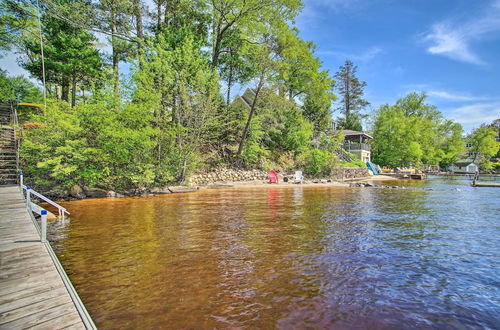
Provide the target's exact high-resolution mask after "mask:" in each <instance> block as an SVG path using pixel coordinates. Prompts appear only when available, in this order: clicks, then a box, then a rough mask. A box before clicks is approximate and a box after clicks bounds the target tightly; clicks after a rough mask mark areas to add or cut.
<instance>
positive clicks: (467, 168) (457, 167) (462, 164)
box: [450, 161, 479, 173]
mask: <svg viewBox="0 0 500 330" xmlns="http://www.w3.org/2000/svg"><path fill="white" fill-rule="evenodd" d="M450 170H451V171H452V172H455V173H476V172H477V171H479V167H478V166H477V165H476V164H474V163H472V162H470V161H459V162H456V163H455V164H453V165H452V166H451V167H450Z"/></svg>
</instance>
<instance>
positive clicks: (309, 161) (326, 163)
mask: <svg viewBox="0 0 500 330" xmlns="http://www.w3.org/2000/svg"><path fill="white" fill-rule="evenodd" d="M301 161H302V163H303V166H304V169H305V171H306V173H307V174H310V175H312V176H317V175H330V173H331V171H332V169H333V168H334V167H335V165H336V163H337V156H336V155H335V154H333V153H330V152H328V151H324V150H321V149H317V148H314V149H310V150H308V151H306V152H305V153H304V154H303V155H302V156H301Z"/></svg>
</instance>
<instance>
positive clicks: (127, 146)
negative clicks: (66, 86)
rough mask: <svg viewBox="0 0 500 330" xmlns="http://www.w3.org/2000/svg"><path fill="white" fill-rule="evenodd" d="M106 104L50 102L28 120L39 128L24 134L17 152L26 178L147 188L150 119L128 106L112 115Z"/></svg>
mask: <svg viewBox="0 0 500 330" xmlns="http://www.w3.org/2000/svg"><path fill="white" fill-rule="evenodd" d="M109 109H110V108H109V106H108V105H106V104H102V103H101V104H89V105H81V106H77V107H75V108H74V109H70V108H69V106H68V104H67V103H64V102H50V103H49V105H48V106H47V108H46V109H45V113H44V114H43V115H34V116H33V118H31V120H32V121H33V122H35V123H37V124H38V128H31V129H29V130H28V131H25V135H24V142H23V145H22V149H21V157H22V161H23V168H24V169H25V172H26V173H27V177H31V178H35V180H36V182H35V183H36V184H38V185H51V184H54V183H57V184H59V185H62V186H66V187H70V186H71V185H73V184H80V185H87V186H96V185H99V186H102V187H113V188H130V187H135V186H144V185H148V184H151V183H152V182H153V180H154V174H153V172H152V168H151V165H150V163H151V154H152V153H151V149H152V147H153V145H154V144H153V143H152V137H153V136H155V135H156V132H155V130H154V129H152V128H151V127H149V123H148V119H150V116H149V115H148V113H147V112H146V113H145V112H144V111H143V109H141V108H137V107H134V106H133V105H132V104H131V105H130V106H128V107H127V108H125V109H124V111H123V112H121V113H117V112H115V111H113V110H109Z"/></svg>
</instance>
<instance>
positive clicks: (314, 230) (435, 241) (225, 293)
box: [49, 178, 500, 329]
mask: <svg viewBox="0 0 500 330" xmlns="http://www.w3.org/2000/svg"><path fill="white" fill-rule="evenodd" d="M384 184H388V183H384ZM389 184H390V185H396V184H397V185H402V186H407V187H409V188H411V189H380V188H344V187H321V186H320V185H318V187H312V188H309V187H301V186H293V187H288V188H278V187H272V186H269V187H263V188H237V189H236V188H225V189H220V190H204V191H199V192H197V193H189V194H173V195H163V196H154V197H140V198H120V199H88V200H81V201H74V202H66V203H63V206H65V207H66V208H67V209H68V210H69V211H70V212H71V218H70V219H69V220H66V221H65V222H62V221H57V222H54V223H52V224H51V226H50V232H49V233H50V239H51V240H52V244H53V246H54V248H55V250H56V252H57V254H58V256H59V258H60V260H61V262H62V263H63V265H64V268H65V269H66V271H67V273H68V274H69V276H70V278H71V280H72V282H73V283H74V285H75V287H76V288H77V291H78V293H79V294H80V297H81V298H82V300H83V302H84V304H85V305H86V306H87V309H88V310H89V312H90V314H91V315H92V317H93V319H94V321H95V323H96V324H97V326H98V327H99V328H101V329H111V328H142V329H144V328H234V327H237V328H282V329H293V328H306V327H309V328H310V327H313V328H335V329H352V328H358V329H365V328H372V329H373V328H375V329H414V328H417V327H418V328H443V329H463V328H498V327H499V324H500V269H499V266H500V262H499V261H500V260H499V259H500V258H499V257H500V223H499V221H500V189H498V188H472V187H469V186H468V184H469V181H461V180H450V179H440V178H433V179H431V180H427V181H424V182H419V181H418V182H417V181H413V182H407V181H399V182H391V183H389Z"/></svg>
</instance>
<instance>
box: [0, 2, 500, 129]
mask: <svg viewBox="0 0 500 330" xmlns="http://www.w3.org/2000/svg"><path fill="white" fill-rule="evenodd" d="M303 1H304V9H303V12H302V13H301V15H300V16H299V17H298V19H297V27H298V28H299V29H300V35H301V37H302V38H303V39H305V40H310V41H313V42H314V43H315V44H316V45H317V51H316V56H318V57H319V58H320V59H321V60H322V62H323V65H324V67H325V68H327V69H329V70H330V73H331V74H332V75H333V74H334V73H335V72H336V71H337V70H338V67H339V66H340V65H342V64H343V63H344V61H345V60H346V59H350V60H351V61H353V62H354V64H356V65H357V66H358V77H359V78H360V79H361V80H364V81H366V82H367V84H368V85H367V87H366V90H365V91H366V99H367V100H368V101H369V102H370V103H371V106H370V107H369V108H368V109H367V110H366V112H367V113H370V111H371V110H373V109H376V108H377V107H378V106H380V105H381V104H384V103H390V104H392V103H394V102H395V101H396V100H397V99H398V98H400V97H402V96H404V95H405V94H407V93H409V92H412V91H425V92H427V93H428V95H429V98H428V102H429V103H431V104H434V105H436V106H437V107H438V108H439V110H440V111H441V112H442V113H443V114H444V115H445V116H446V117H447V118H450V119H453V120H456V121H458V122H460V123H461V124H462V125H463V127H464V129H465V130H466V131H470V130H471V129H473V128H476V127H478V126H479V125H480V124H481V123H489V122H491V121H493V120H494V119H496V118H499V117H500V0H303ZM0 67H1V68H3V69H6V70H7V71H9V73H10V74H16V75H17V74H25V75H26V76H27V74H26V73H25V72H24V70H22V69H21V68H19V66H17V64H16V55H15V54H7V56H5V57H4V58H2V59H0ZM235 92H236V93H237V92H238V91H235ZM336 116H338V113H336V114H334V117H336Z"/></svg>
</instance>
